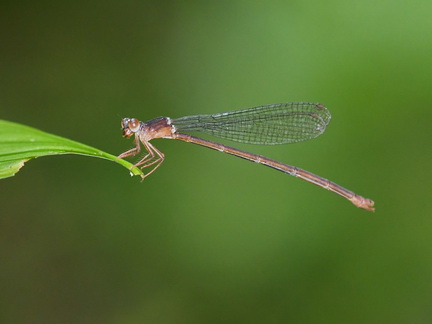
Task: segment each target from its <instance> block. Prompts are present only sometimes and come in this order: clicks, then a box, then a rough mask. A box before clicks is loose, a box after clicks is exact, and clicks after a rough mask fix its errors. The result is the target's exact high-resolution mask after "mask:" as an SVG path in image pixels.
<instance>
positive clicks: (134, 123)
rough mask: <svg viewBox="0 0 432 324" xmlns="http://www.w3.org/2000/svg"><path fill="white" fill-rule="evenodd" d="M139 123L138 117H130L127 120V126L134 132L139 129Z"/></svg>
mask: <svg viewBox="0 0 432 324" xmlns="http://www.w3.org/2000/svg"><path fill="white" fill-rule="evenodd" d="M139 124H140V122H139V120H138V119H135V118H131V119H130V120H129V123H128V126H129V129H130V130H131V131H132V132H134V133H135V132H137V131H138V129H139Z"/></svg>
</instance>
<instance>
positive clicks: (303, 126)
mask: <svg viewBox="0 0 432 324" xmlns="http://www.w3.org/2000/svg"><path fill="white" fill-rule="evenodd" d="M330 119H331V115H330V112H329V111H328V109H327V108H326V107H324V106H323V105H321V104H318V103H309V102H287V103H281V104H273V105H266V106H259V107H253V108H247V109H242V110H236V111H231V112H226V113H219V114H214V115H195V116H186V117H181V118H177V119H172V125H174V126H175V128H176V131H178V132H183V131H186V132H188V131H190V132H195V131H196V132H202V133H206V134H210V135H213V136H215V137H219V138H224V139H228V140H232V141H236V142H242V143H249V144H265V145H272V144H288V143H295V142H300V141H305V140H308V139H311V138H315V137H317V136H319V135H321V134H322V133H323V132H324V131H325V129H326V127H327V125H328V123H329V122H330Z"/></svg>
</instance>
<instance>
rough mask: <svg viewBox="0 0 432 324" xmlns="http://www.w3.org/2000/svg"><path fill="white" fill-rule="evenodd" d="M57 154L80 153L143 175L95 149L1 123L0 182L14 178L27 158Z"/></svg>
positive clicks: (121, 161) (30, 129)
mask: <svg viewBox="0 0 432 324" xmlns="http://www.w3.org/2000/svg"><path fill="white" fill-rule="evenodd" d="M57 154H80V155H85V156H92V157H97V158H101V159H106V160H111V161H113V162H116V163H118V164H121V165H123V166H124V167H125V168H127V169H129V170H130V172H132V174H133V175H140V176H141V177H143V176H144V174H143V173H142V171H141V170H140V169H139V168H137V167H135V168H133V164H131V163H130V162H128V161H126V160H123V159H118V158H117V157H116V156H114V155H111V154H109V153H106V152H103V151H101V150H98V149H96V148H94V147H91V146H88V145H85V144H82V143H79V142H76V141H73V140H70V139H67V138H64V137H60V136H57V135H53V134H49V133H45V132H43V131H41V130H38V129H35V128H32V127H29V126H25V125H22V124H17V123H13V122H9V121H6V120H0V179H2V178H7V177H11V176H13V175H15V173H17V172H18V171H19V170H20V169H21V168H22V167H23V165H24V163H25V162H27V161H28V160H30V159H33V158H36V157H39V156H46V155H57Z"/></svg>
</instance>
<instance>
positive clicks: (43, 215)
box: [0, 0, 432, 323]
mask: <svg viewBox="0 0 432 324" xmlns="http://www.w3.org/2000/svg"><path fill="white" fill-rule="evenodd" d="M431 12H432V2H431V1H430V0H417V1H409V2H408V1H371V0H367V1H362V2H360V1H342V0H337V1H318V0H315V1H266V2H264V1H240V0H231V1H218V2H200V1H184V2H181V3H180V2H170V1H90V2H88V1H75V2H62V3H59V2H36V1H34V2H30V1H28V2H20V3H18V2H13V1H3V2H2V4H1V5H0V35H1V44H0V112H1V116H0V118H2V119H6V120H11V121H15V122H20V123H24V124H27V125H31V126H34V127H37V128H40V129H42V130H45V131H48V132H51V133H55V134H58V135H61V136H65V137H68V138H72V139H75V140H77V141H80V142H84V143H87V144H89V145H92V146H95V147H98V148H100V149H102V150H105V151H108V152H110V153H113V154H119V153H121V152H123V151H125V150H127V149H129V148H131V147H132V145H133V141H132V140H129V141H128V140H126V139H124V138H122V137H121V130H120V119H121V118H123V117H137V118H139V119H143V120H148V119H151V118H154V117H158V116H170V117H180V116H184V115H191V114H199V113H216V112H223V111H228V110H233V109H240V108H246V107H251V106H257V105H262V104H270V103H279V102H285V101H317V102H321V103H323V104H325V105H326V106H327V107H328V108H329V109H330V111H331V112H332V115H333V119H332V122H331V123H330V125H329V128H328V129H327V131H326V133H325V134H324V135H323V136H321V137H319V138H317V139H315V140H312V141H308V142H304V143H299V144H293V145H284V146H270V147H265V146H253V145H241V144H240V145H235V144H234V146H237V147H239V148H241V149H244V150H247V151H252V152H254V153H259V154H262V155H265V156H269V157H271V158H274V159H276V160H279V161H282V162H285V163H288V164H292V165H296V166H299V167H302V168H304V169H306V170H309V171H311V172H314V173H317V174H319V175H321V176H323V177H326V178H328V179H330V180H333V181H335V182H336V183H339V184H341V185H343V186H345V187H347V188H349V189H351V190H353V191H355V192H356V193H358V194H361V195H364V196H366V197H368V198H371V199H373V200H375V202H376V212H375V213H369V212H367V211H364V210H361V209H357V208H356V207H355V206H353V205H352V204H351V203H349V202H348V201H346V200H344V199H343V198H341V197H339V196H337V195H335V194H332V193H330V192H327V191H326V190H323V189H320V188H318V187H315V186H313V185H311V184H308V183H306V182H303V181H301V180H298V179H295V178H293V177H290V176H288V175H284V174H282V173H280V172H276V171H274V170H271V169H269V168H265V167H262V166H259V165H257V164H254V163H250V162H246V161H244V160H241V159H238V158H234V157H230V156H227V155H224V154H220V153H218V152H215V151H212V150H207V149H204V148H201V147H198V146H195V145H192V144H187V143H183V142H179V141H169V140H155V141H153V144H154V145H156V146H157V147H158V148H159V149H160V150H161V151H162V152H164V153H165V155H166V160H165V162H164V164H163V165H162V166H161V167H160V168H159V169H158V170H157V172H156V173H154V174H153V175H152V176H150V177H149V178H147V179H146V180H145V181H144V182H142V183H141V182H140V181H139V178H138V177H136V178H131V177H130V176H129V175H128V172H127V170H126V169H124V168H122V167H120V166H119V165H116V164H115V163H109V162H106V161H103V160H99V159H91V158H84V157H80V156H56V157H44V158H39V159H36V160H33V161H31V162H29V163H27V165H26V166H25V168H23V169H22V170H21V172H20V173H18V174H17V175H16V176H15V177H13V178H9V179H6V180H2V181H1V183H0V195H1V196H0V203H1V206H0V213H1V214H0V240H1V241H0V322H2V323H96V322H98V323H228V322H229V323H431V322H432V235H431V233H432V217H431V216H432V215H431V207H432V203H431V197H430V194H431V189H430V187H431V178H432V177H431V173H432V172H431V166H432V150H431V140H432V130H431V120H432V95H431V84H432V41H431V40H432V19H431V18H430V15H431ZM231 144H232V143H231Z"/></svg>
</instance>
